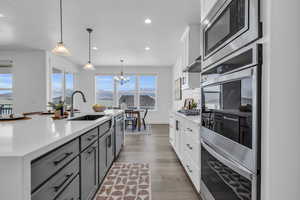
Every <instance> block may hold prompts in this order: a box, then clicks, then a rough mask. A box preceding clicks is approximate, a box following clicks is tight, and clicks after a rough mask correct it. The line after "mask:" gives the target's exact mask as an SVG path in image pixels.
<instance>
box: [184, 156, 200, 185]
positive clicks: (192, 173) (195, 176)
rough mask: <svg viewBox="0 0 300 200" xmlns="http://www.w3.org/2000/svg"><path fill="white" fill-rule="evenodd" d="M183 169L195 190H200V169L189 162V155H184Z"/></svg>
mask: <svg viewBox="0 0 300 200" xmlns="http://www.w3.org/2000/svg"><path fill="white" fill-rule="evenodd" d="M184 168H185V170H186V172H187V174H188V175H189V178H190V180H191V181H192V182H193V184H194V186H195V187H196V189H197V190H198V191H199V190H200V168H199V167H197V166H196V165H195V164H194V163H193V162H192V160H191V157H190V156H189V155H186V159H185V164H184Z"/></svg>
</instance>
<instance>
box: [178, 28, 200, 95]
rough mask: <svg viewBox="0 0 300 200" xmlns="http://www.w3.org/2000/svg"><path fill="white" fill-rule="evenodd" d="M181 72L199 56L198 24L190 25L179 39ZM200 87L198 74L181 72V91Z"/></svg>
mask: <svg viewBox="0 0 300 200" xmlns="http://www.w3.org/2000/svg"><path fill="white" fill-rule="evenodd" d="M180 41H181V45H182V56H181V58H182V71H183V70H184V69H186V68H187V67H188V66H190V65H191V64H193V63H195V60H196V59H197V58H198V57H199V56H200V52H201V51H200V48H201V45H200V24H195V25H190V26H188V27H187V28H186V30H185V31H184V33H183V35H182V37H181V40H180ZM199 87H200V73H195V72H194V73H190V72H182V89H193V88H199Z"/></svg>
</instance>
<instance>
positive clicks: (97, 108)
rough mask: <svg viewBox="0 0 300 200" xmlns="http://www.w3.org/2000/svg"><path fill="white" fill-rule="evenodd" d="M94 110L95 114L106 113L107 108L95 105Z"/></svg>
mask: <svg viewBox="0 0 300 200" xmlns="http://www.w3.org/2000/svg"><path fill="white" fill-rule="evenodd" d="M93 110H94V111H95V112H104V111H105V110H106V106H103V105H99V104H95V105H93Z"/></svg>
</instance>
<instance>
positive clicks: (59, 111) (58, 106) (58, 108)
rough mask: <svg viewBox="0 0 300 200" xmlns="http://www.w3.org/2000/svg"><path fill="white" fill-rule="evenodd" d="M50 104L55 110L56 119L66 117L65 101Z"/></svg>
mask: <svg viewBox="0 0 300 200" xmlns="http://www.w3.org/2000/svg"><path fill="white" fill-rule="evenodd" d="M48 104H49V106H50V107H51V108H52V109H53V110H54V117H57V118H61V117H62V116H64V106H65V102H64V101H59V103H52V102H49V103H48Z"/></svg>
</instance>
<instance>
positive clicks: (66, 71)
mask: <svg viewBox="0 0 300 200" xmlns="http://www.w3.org/2000/svg"><path fill="white" fill-rule="evenodd" d="M54 69H56V70H59V71H61V73H62V75H63V78H62V101H64V102H66V89H67V88H66V85H67V84H66V74H72V76H73V82H72V84H73V90H74V91H75V90H76V87H75V72H72V71H68V70H65V69H60V68H56V67H53V68H52V70H51V74H50V95H49V96H50V98H49V99H50V102H53V88H52V86H53V77H52V75H53V70H54ZM66 105H68V106H69V104H66Z"/></svg>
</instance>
